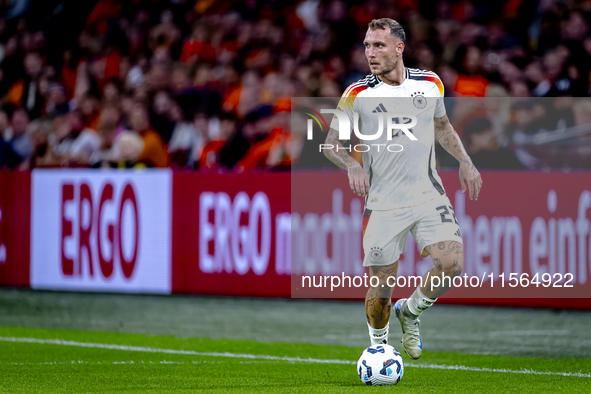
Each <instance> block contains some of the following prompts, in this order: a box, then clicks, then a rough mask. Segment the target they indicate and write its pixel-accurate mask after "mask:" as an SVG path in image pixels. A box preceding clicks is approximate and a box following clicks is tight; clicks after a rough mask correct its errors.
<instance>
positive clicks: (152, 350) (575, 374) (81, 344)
mask: <svg viewBox="0 0 591 394" xmlns="http://www.w3.org/2000/svg"><path fill="white" fill-rule="evenodd" d="M0 341H1V342H20V343H37V344H46V345H61V346H75V347H85V348H94V349H110V350H122V351H128V352H144V353H165V354H182V355H189V356H204V357H227V358H243V359H259V360H268V361H290V362H302V363H313V364H348V365H355V364H357V363H356V362H355V361H350V360H335V359H319V358H301V357H278V356H268V355H265V354H241V353H217V352H196V351H194V350H177V349H162V348H152V347H144V346H128V345H116V344H110V343H94V342H76V341H65V340H62V339H39V338H23V337H0ZM405 367H413V368H428V369H444V370H456V371H474V372H497V373H515V374H525V375H551V376H566V377H577V378H591V373H582V372H544V371H533V370H531V369H520V370H515V369H495V368H476V367H467V366H464V365H441V364H406V365H405Z"/></svg>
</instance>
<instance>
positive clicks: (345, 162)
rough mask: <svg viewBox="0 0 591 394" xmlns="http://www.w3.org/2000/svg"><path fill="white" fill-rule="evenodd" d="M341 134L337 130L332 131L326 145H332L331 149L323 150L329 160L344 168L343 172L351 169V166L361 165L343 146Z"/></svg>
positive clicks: (329, 132)
mask: <svg viewBox="0 0 591 394" xmlns="http://www.w3.org/2000/svg"><path fill="white" fill-rule="evenodd" d="M338 137H339V132H338V131H336V130H335V129H330V130H329V131H328V135H327V136H326V141H325V144H327V145H331V146H332V148H331V149H323V150H322V151H323V152H324V156H326V157H327V158H328V160H330V161H332V162H333V163H334V164H336V166H337V167H339V168H342V169H343V170H347V169H349V168H350V167H351V166H354V165H359V163H358V162H357V160H355V159H354V158H353V157H351V155H349V153H348V152H347V150H346V149H345V147H344V146H343V142H345V141H341V140H339V138H338Z"/></svg>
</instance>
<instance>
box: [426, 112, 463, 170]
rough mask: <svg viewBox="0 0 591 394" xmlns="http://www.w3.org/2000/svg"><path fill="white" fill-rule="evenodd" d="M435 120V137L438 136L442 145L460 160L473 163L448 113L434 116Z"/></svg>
mask: <svg viewBox="0 0 591 394" xmlns="http://www.w3.org/2000/svg"><path fill="white" fill-rule="evenodd" d="M433 120H434V123H435V138H437V141H439V143H440V144H441V146H443V148H444V149H445V150H446V151H448V152H449V154H451V155H452V156H453V157H455V158H456V160H458V161H459V162H467V163H471V161H470V158H469V157H468V154H467V153H466V149H464V145H463V144H462V141H461V140H460V136H459V135H458V133H456V131H455V130H454V128H453V126H452V125H451V123H449V119H448V117H447V115H443V116H442V117H441V118H433Z"/></svg>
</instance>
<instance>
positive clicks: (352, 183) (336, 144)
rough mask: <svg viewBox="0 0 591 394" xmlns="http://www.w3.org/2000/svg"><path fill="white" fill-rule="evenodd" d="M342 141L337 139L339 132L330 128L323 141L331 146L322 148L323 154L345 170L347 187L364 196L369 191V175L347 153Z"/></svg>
mask: <svg viewBox="0 0 591 394" xmlns="http://www.w3.org/2000/svg"><path fill="white" fill-rule="evenodd" d="M344 142H346V141H345V140H343V141H341V140H339V132H338V131H336V130H335V129H333V128H330V129H329V130H328V135H327V136H326V142H325V143H326V144H327V145H329V146H331V148H330V149H326V148H325V149H323V152H324V156H326V157H327V158H328V160H330V161H332V162H333V163H334V164H336V166H337V167H339V168H342V169H343V170H347V174H348V176H349V187H351V190H353V193H357V194H358V195H360V196H366V195H367V194H368V193H369V176H368V175H367V172H365V170H364V169H363V167H361V165H360V164H359V162H358V161H357V160H355V159H354V158H353V157H351V155H349V152H348V151H347V150H346V149H345V147H344V146H343V143H344Z"/></svg>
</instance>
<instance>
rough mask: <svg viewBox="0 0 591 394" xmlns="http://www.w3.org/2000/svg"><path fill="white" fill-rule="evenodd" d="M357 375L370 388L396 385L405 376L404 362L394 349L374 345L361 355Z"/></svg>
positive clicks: (388, 346)
mask: <svg viewBox="0 0 591 394" xmlns="http://www.w3.org/2000/svg"><path fill="white" fill-rule="evenodd" d="M357 373H358V374H359V378H360V379H361V381H362V382H363V383H365V384H366V385H368V386H387V385H395V384H398V382H400V379H402V376H403V375H404V361H403V360H402V356H401V355H400V353H399V352H398V350H396V349H395V348H394V347H392V346H390V345H372V346H370V347H368V348H367V349H365V350H364V351H363V353H361V357H359V361H357Z"/></svg>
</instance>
